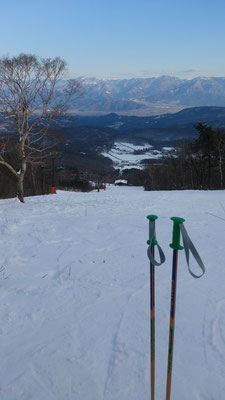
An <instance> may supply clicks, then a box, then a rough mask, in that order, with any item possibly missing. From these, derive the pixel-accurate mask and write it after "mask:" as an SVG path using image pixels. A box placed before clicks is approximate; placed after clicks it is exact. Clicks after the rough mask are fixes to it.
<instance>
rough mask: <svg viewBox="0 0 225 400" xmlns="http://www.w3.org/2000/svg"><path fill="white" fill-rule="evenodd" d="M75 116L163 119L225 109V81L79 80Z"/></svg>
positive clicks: (169, 78)
mask: <svg viewBox="0 0 225 400" xmlns="http://www.w3.org/2000/svg"><path fill="white" fill-rule="evenodd" d="M78 80H79V81H80V82H81V83H82V86H83V92H84V93H83V95H82V96H80V97H79V98H78V99H77V102H76V110H75V113H76V114H79V113H83V114H85V113H92V114H95V113H96V114H98V113H105V114H107V113H110V112H117V113H119V114H121V115H140V116H144V115H159V114H164V113H166V111H168V113H171V112H177V111H180V110H182V109H184V108H188V107H200V106H221V107H223V106H225V77H197V78H193V79H181V78H177V77H171V76H167V75H163V76H161V77H158V78H157V77H156V78H155V77H153V78H131V79H98V78H85V77H79V78H78Z"/></svg>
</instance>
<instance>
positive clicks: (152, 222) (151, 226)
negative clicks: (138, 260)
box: [147, 215, 166, 266]
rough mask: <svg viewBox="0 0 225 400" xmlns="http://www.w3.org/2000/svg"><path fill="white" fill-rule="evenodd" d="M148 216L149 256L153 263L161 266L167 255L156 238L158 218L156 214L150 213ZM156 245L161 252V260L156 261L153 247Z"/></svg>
mask: <svg viewBox="0 0 225 400" xmlns="http://www.w3.org/2000/svg"><path fill="white" fill-rule="evenodd" d="M147 218H148V219H149V240H148V241H147V244H148V245H149V246H148V250H147V254H148V258H149V260H150V262H151V263H152V264H153V265H156V266H159V265H162V264H163V263H164V261H165V259H166V258H165V255H164V253H163V250H162V248H161V247H160V246H159V244H158V242H157V240H156V233H155V220H156V219H157V218H158V217H157V216H156V215H148V216H147ZM152 246H156V247H157V249H158V252H159V258H160V261H156V260H155V259H154V257H153V255H152V251H151V247H152Z"/></svg>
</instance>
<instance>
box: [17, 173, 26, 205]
mask: <svg viewBox="0 0 225 400" xmlns="http://www.w3.org/2000/svg"><path fill="white" fill-rule="evenodd" d="M23 180H24V176H23V175H20V176H19V177H18V181H17V195H18V199H19V200H20V201H21V203H24V194H23Z"/></svg>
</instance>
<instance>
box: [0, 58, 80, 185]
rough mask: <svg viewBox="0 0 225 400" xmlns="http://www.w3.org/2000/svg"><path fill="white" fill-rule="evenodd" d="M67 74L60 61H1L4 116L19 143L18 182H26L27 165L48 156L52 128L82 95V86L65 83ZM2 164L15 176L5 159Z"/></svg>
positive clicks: (0, 109) (1, 110)
mask: <svg viewBox="0 0 225 400" xmlns="http://www.w3.org/2000/svg"><path fill="white" fill-rule="evenodd" d="M65 72H66V63H65V61H64V60H62V59H61V58H59V57H56V58H54V59H51V58H46V59H41V58H38V57H36V56H34V55H30V54H20V55H19V56H18V57H12V58H9V57H4V58H2V59H0V113H1V116H2V117H3V118H5V119H7V120H8V121H9V122H10V127H11V130H12V131H11V136H12V137H14V138H15V139H16V140H17V141H18V145H19V150H20V159H21V168H20V173H17V178H18V179H22V180H23V178H24V176H22V175H23V174H25V171H26V167H25V164H26V162H28V161H29V162H32V158H33V161H34V162H35V161H36V160H35V154H36V156H37V155H38V156H40V153H42V154H46V152H47V150H48V149H49V148H51V147H52V146H53V144H54V143H53V142H52V141H49V139H48V137H47V132H48V130H49V127H50V125H51V124H52V123H53V122H55V121H56V117H57V116H59V115H60V114H62V113H64V112H65V111H66V110H67V109H68V108H69V106H70V104H71V103H73V102H74V100H75V97H76V95H77V93H79V92H80V91H81V85H80V83H79V82H77V81H75V80H69V81H65V80H64V79H63V78H64V76H65ZM36 158H37V157H36ZM0 160H1V165H5V166H6V167H7V168H8V169H9V170H10V171H11V172H12V173H13V174H14V175H15V171H14V172H13V171H12V169H13V167H12V166H9V163H7V162H5V161H4V159H3V157H2V156H1V158H0ZM22 165H23V168H22ZM20 188H21V185H20Z"/></svg>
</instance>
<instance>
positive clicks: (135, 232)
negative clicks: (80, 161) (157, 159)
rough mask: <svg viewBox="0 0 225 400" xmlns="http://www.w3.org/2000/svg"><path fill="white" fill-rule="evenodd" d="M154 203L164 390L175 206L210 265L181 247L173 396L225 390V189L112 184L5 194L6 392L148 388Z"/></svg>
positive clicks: (1, 394)
mask: <svg viewBox="0 0 225 400" xmlns="http://www.w3.org/2000/svg"><path fill="white" fill-rule="evenodd" d="M148 214H156V215H158V216H159V219H158V220H157V222H156V229H157V238H158V242H159V244H160V245H161V246H162V247H163V250H164V252H165V255H166V258H167V260H166V263H165V264H164V265H163V266H161V267H157V268H156V398H157V399H163V398H165V391H166V371H167V353H168V333H169V308H170V287H171V263H172V250H171V249H170V248H169V243H171V238H172V221H170V217H171V216H180V217H184V218H185V219H186V222H185V227H186V229H187V231H188V233H189V235H190V237H191V238H192V240H193V242H194V244H195V246H196V248H197V250H198V251H199V253H200V255H201V257H202V259H203V262H204V263H205V265H206V274H205V275H204V277H202V278H201V279H193V278H192V277H191V276H190V274H189V273H188V269H187V266H186V261H185V256H184V252H183V251H180V252H179V258H178V260H179V269H178V282H177V303H176V323H175V325H176V327H175V342H174V360H173V378H172V393H171V399H173V400H181V399H182V400H208V399H214V400H224V392H225V380H224V376H225V291H224V231H225V194H224V191H208V192H204V191H180V192H179V191H174V192H172V191H171V192H169V191H167V192H163V191H161V192H144V191H143V189H142V188H135V187H114V186H107V190H106V191H100V192H99V193H97V192H95V191H94V192H90V193H77V192H63V191H59V192H58V193H57V194H56V195H49V196H37V197H30V198H26V203H25V204H22V203H20V202H19V201H18V200H17V199H9V200H0V230H1V240H0V252H1V253H0V254H1V262H0V321H1V324H0V359H1V370H0V398H1V400H28V399H32V400H41V399H43V400H67V399H68V400H115V399H116V400H128V399H129V400H145V399H146V400H147V399H149V398H150V366H149V363H150V360H149V358H150V354H149V347H150V345H149V340H150V339H149V336H150V332H149V325H150V323H149V318H150V310H149V308H150V307H149V260H148V258H147V254H146V252H147V245H146V240H147V239H148V221H147V219H146V216H147V215H148Z"/></svg>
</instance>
